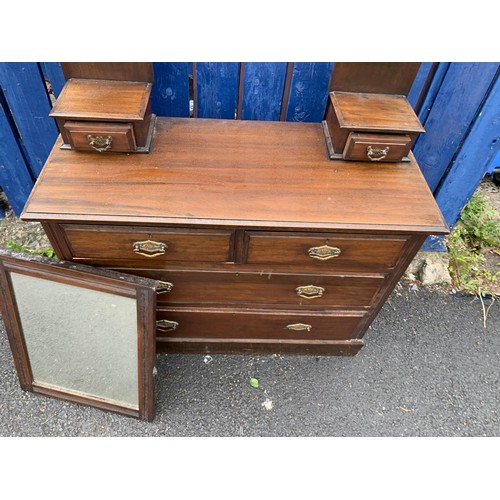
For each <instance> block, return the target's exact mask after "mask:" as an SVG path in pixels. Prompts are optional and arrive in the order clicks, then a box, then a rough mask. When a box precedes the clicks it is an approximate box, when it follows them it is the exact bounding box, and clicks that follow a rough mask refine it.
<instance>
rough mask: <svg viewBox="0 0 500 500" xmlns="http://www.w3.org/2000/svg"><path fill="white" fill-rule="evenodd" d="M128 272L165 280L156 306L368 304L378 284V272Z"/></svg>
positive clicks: (371, 300)
mask: <svg viewBox="0 0 500 500" xmlns="http://www.w3.org/2000/svg"><path fill="white" fill-rule="evenodd" d="M118 270H119V271H125V272H127V271H128V270H127V269H118ZM133 273H134V274H137V275H140V276H144V277H147V278H152V279H155V280H159V281H162V282H165V283H169V285H167V286H164V287H163V290H162V292H161V293H159V295H158V303H159V304H161V305H185V304H191V305H194V304H200V305H201V304H205V305H211V304H217V305H220V306H229V307H231V306H232V307H234V306H235V305H240V304H250V305H251V304H258V305H266V306H267V307H273V306H276V307H279V306H287V307H289V306H293V307H297V306H298V307H301V308H304V309H305V308H313V309H314V308H323V309H324V308H335V307H337V308H351V307H364V308H368V307H370V306H371V305H372V304H373V301H374V300H375V297H376V295H377V292H378V291H379V290H380V288H381V286H382V284H383V283H384V275H373V276H371V277H364V276H354V277H352V276H328V275H314V274H297V275H295V274H284V273H250V272H222V271H220V272H219V271H180V270H172V271H169V270H165V271H164V270H154V269H134V270H133Z"/></svg>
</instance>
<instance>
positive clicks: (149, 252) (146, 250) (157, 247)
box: [132, 240, 168, 257]
mask: <svg viewBox="0 0 500 500" xmlns="http://www.w3.org/2000/svg"><path fill="white" fill-rule="evenodd" d="M167 248H168V246H167V244H166V243H163V242H161V241H152V240H146V241H136V242H135V243H134V244H133V245H132V250H133V251H134V252H135V253H137V254H139V255H144V257H158V256H159V255H163V254H164V253H165V250H166V249H167Z"/></svg>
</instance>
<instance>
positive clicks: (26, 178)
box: [0, 102, 33, 216]
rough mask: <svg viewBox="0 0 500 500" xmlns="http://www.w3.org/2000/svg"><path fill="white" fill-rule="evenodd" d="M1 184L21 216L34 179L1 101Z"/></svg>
mask: <svg viewBox="0 0 500 500" xmlns="http://www.w3.org/2000/svg"><path fill="white" fill-rule="evenodd" d="M0 186H2V189H3V191H4V193H5V194H6V195H7V199H8V200H9V204H10V206H11V207H12V210H14V213H15V214H16V215H17V216H19V215H20V214H21V212H22V210H23V207H24V204H25V203H26V200H27V199H28V196H29V194H30V192H31V189H32V188H33V179H32V177H31V173H30V170H29V168H28V166H27V165H26V162H25V160H24V157H23V154H22V152H21V149H20V147H19V144H18V142H17V138H16V136H15V135H14V133H13V131H12V129H11V127H10V123H9V121H8V119H7V116H6V111H5V110H4V108H3V106H2V103H1V102H0Z"/></svg>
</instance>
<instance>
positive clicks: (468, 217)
mask: <svg viewBox="0 0 500 500" xmlns="http://www.w3.org/2000/svg"><path fill="white" fill-rule="evenodd" d="M455 231H456V233H457V235H458V236H459V237H460V238H461V239H462V240H463V241H464V242H465V243H466V245H467V246H468V247H470V248H472V249H475V250H482V249H483V248H486V247H494V246H500V224H499V222H498V214H497V211H496V210H495V209H494V208H491V207H490V205H489V204H488V202H487V201H486V200H485V199H484V198H483V197H482V196H481V195H480V194H479V193H476V194H474V195H473V196H472V198H471V199H470V200H469V203H467V205H466V206H465V208H464V209H463V210H462V214H461V215H460V221H459V223H457V225H456V227H455V229H454V232H455Z"/></svg>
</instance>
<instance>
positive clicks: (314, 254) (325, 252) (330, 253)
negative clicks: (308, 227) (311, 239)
mask: <svg viewBox="0 0 500 500" xmlns="http://www.w3.org/2000/svg"><path fill="white" fill-rule="evenodd" d="M307 253H308V254H309V257H311V258H313V259H318V260H328V259H332V258H333V257H338V256H339V255H340V248H336V247H329V246H328V245H323V246H321V247H312V248H310V249H309V250H308V251H307Z"/></svg>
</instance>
